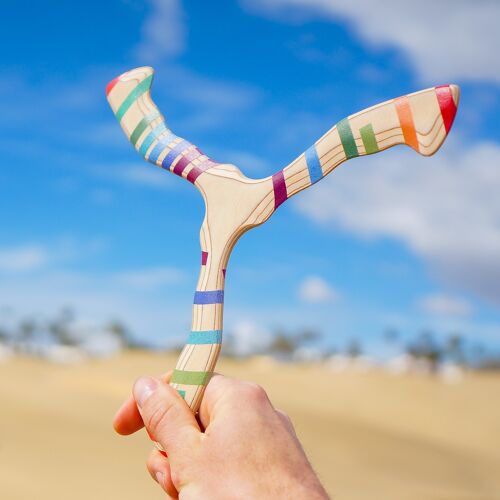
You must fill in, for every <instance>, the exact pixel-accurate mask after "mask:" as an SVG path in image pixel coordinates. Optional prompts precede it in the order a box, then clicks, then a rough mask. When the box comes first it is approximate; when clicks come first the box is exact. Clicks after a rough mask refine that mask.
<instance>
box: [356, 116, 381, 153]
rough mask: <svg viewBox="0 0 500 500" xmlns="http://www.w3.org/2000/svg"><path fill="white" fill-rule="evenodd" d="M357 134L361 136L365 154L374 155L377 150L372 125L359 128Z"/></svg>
mask: <svg viewBox="0 0 500 500" xmlns="http://www.w3.org/2000/svg"><path fill="white" fill-rule="evenodd" d="M359 132H360V134H361V140H362V141H363V146H364V147H365V151H366V154H367V155H371V154H372V153H376V152H377V151H378V150H379V149H378V144H377V138H376V137H375V133H374V132H373V126H372V124H371V123H369V124H368V125H365V126H364V127H361V128H360V129H359Z"/></svg>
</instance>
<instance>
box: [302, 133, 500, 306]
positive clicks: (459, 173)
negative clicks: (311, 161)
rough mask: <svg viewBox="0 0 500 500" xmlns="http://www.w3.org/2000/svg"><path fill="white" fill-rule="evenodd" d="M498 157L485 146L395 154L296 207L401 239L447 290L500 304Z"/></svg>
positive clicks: (337, 177)
mask: <svg viewBox="0 0 500 500" xmlns="http://www.w3.org/2000/svg"><path fill="white" fill-rule="evenodd" d="M455 146H457V145H455ZM499 157H500V146H498V145H495V144H486V143H483V144H478V145H476V146H473V147H470V148H468V149H463V148H460V147H458V146H457V147H455V148H454V153H451V152H449V150H447V151H445V150H443V151H441V153H440V154H439V155H437V156H435V157H433V158H422V157H420V156H418V155H415V154H414V153H413V152H411V151H401V150H400V151H394V150H391V151H387V152H385V153H384V154H383V155H375V156H372V157H367V158H363V160H362V161H360V162H359V164H358V163H357V160H353V161H351V162H349V164H348V165H346V166H341V167H340V168H339V170H338V171H336V172H335V173H334V174H332V175H331V176H330V177H329V178H328V179H326V180H324V181H323V182H322V183H320V184H318V185H317V186H316V187H314V188H313V189H311V190H309V191H307V192H306V193H303V194H301V195H299V196H298V197H297V198H296V206H297V207H298V209H299V210H300V211H301V212H302V213H304V214H305V215H307V216H308V217H310V218H312V219H313V220H315V221H317V222H319V223H321V224H324V225H326V226H330V227H333V228H341V229H344V230H346V231H348V232H350V233H352V234H355V235H357V236H360V237H364V238H374V237H377V238H380V237H389V238H392V239H395V240H398V241H400V242H402V243H403V244H405V245H406V246H407V247H408V248H409V249H411V250H412V251H413V252H414V253H415V254H417V255H419V256H421V257H423V258H424V259H426V261H427V262H428V263H430V265H431V268H432V269H433V270H434V271H435V272H437V274H438V276H439V277H440V278H442V279H444V280H445V281H446V282H447V283H449V284H452V285H454V286H458V287H460V288H462V289H467V290H472V291H474V292H475V293H476V294H478V295H479V296H482V297H486V298H488V299H490V300H492V301H494V302H495V303H496V304H500V265H499V263H500V261H499V255H500V196H498V186H500V168H499V161H498V158H499Z"/></svg>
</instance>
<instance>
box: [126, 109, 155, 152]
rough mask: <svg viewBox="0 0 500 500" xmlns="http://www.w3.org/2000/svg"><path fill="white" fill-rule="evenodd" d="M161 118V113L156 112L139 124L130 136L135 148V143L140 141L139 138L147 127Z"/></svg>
mask: <svg viewBox="0 0 500 500" xmlns="http://www.w3.org/2000/svg"><path fill="white" fill-rule="evenodd" d="M159 116H160V113H159V112H158V111H157V110H155V111H153V112H152V113H149V115H148V116H145V117H144V118H143V119H142V120H141V121H140V122H139V123H138V124H137V127H135V129H134V131H133V132H132V135H131V136H130V142H131V143H132V145H133V146H135V143H136V142H137V141H138V140H139V137H140V136H141V134H142V133H143V132H144V131H145V130H146V127H147V126H148V125H149V124H150V123H151V122H152V121H153V120H156V118H158V117H159Z"/></svg>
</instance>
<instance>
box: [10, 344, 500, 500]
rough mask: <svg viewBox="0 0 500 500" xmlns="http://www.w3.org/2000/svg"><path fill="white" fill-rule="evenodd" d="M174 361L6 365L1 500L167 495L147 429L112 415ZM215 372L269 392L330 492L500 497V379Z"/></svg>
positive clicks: (140, 356) (455, 499) (399, 497)
mask: <svg viewBox="0 0 500 500" xmlns="http://www.w3.org/2000/svg"><path fill="white" fill-rule="evenodd" d="M174 362H175V358H174V357H172V356H169V355H153V354H147V353H131V354H125V355H122V356H120V357H117V358H114V359H111V360H106V361H92V362H87V363H84V364H82V365H78V366H71V367H67V366H55V365H51V364H48V363H46V362H43V361H36V360H30V359H13V360H10V361H7V362H5V363H4V364H1V365H0V398H1V399H0V401H1V406H0V424H1V425H0V499H2V500H18V499H19V500H21V499H22V500H28V499H29V500H39V499H40V500H45V499H47V500H48V499H50V500H59V499H69V498H71V499H72V500H80V499H82V500H83V499H86V500H87V499H89V498H95V499H115V498H116V499H118V498H119V499H120V500H127V499H134V500H137V499H143V498H144V499H146V498H147V499H155V498H158V499H160V498H164V495H163V494H162V493H161V492H160V491H159V489H158V488H157V486H156V485H154V484H153V482H152V481H151V480H150V479H149V476H148V474H147V472H146V471H145V466H144V459H145V457H146V456H147V453H148V450H149V449H150V447H151V445H150V443H149V442H148V440H147V439H146V437H145V436H144V433H139V434H138V435H137V436H132V437H129V438H122V437H119V436H117V435H115V434H114V432H113V430H112V428H111V419H112V416H113V413H114V411H115V409H116V408H117V406H118V404H119V403H120V402H121V400H122V399H123V398H124V397H125V396H126V395H127V394H128V393H129V391H130V385H131V383H132V381H133V380H134V379H135V378H136V377H137V376H139V375H141V374H145V373H150V374H156V373H160V372H162V371H165V369H168V368H169V367H171V366H173V364H174ZM219 370H220V371H221V372H223V373H226V374H228V375H232V376H235V377H239V378H246V379H251V380H256V381H257V382H259V383H261V384H262V385H264V386H265V387H266V389H267V390H268V391H269V393H270V395H271V398H272V400H273V401H274V402H275V404H276V406H278V407H280V408H282V409H283V410H285V411H286V412H287V413H289V415H290V416H291V417H292V420H293V421H294V422H295V424H296V427H297V430H298V433H299V435H300V437H301V439H302V441H303V443H304V446H305V447H306V450H307V452H308V454H309V456H310V458H311V461H312V463H313V465H314V466H315V468H316V470H317V471H318V473H319V474H320V476H321V478H322V480H323V482H324V484H325V485H326V486H327V489H328V491H329V492H330V493H331V494H332V496H333V497H334V498H337V499H356V500H357V499H359V500H365V499H366V500H368V499H384V500H392V499H394V500H413V499H415V500H426V499H436V500H437V499H439V500H448V499H449V500H466V499H467V500H481V499H484V500H486V499H488V500H492V499H500V398H499V394H500V375H494V374H471V375H468V376H467V377H466V378H465V380H464V381H463V382H461V383H459V384H454V385H448V384H444V383H442V382H440V381H437V380H434V379H429V378H421V377H415V376H403V377H395V376H391V375H387V374H384V373H378V372H370V373H364V374H363V373H349V372H344V373H340V374H339V373H332V372H329V371H328V370H326V369H324V368H320V367H303V366H287V365H276V364H273V363H269V362H268V361H265V360H253V361H247V362H235V361H228V360H225V361H222V362H221V363H220V365H219Z"/></svg>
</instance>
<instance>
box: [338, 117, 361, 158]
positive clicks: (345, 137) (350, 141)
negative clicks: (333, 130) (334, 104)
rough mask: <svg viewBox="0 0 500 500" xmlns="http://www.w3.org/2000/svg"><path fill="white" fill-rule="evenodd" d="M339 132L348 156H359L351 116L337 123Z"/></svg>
mask: <svg viewBox="0 0 500 500" xmlns="http://www.w3.org/2000/svg"><path fill="white" fill-rule="evenodd" d="M337 132H338V133H339V136H340V141H341V142H342V147H343V148H344V153H345V155H346V158H347V159H349V158H356V156H359V152H358V147H357V146H356V141H355V140H354V136H353V135H352V130H351V124H350V123H349V118H344V119H343V120H342V121H340V122H338V123H337Z"/></svg>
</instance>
